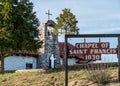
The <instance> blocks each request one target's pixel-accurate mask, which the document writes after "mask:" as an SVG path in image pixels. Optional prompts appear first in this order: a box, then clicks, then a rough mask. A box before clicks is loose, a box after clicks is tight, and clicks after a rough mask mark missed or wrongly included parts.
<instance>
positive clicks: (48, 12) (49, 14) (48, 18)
mask: <svg viewBox="0 0 120 86" xmlns="http://www.w3.org/2000/svg"><path fill="white" fill-rule="evenodd" d="M46 14H47V15H48V20H50V15H52V14H51V13H50V10H48V13H46Z"/></svg>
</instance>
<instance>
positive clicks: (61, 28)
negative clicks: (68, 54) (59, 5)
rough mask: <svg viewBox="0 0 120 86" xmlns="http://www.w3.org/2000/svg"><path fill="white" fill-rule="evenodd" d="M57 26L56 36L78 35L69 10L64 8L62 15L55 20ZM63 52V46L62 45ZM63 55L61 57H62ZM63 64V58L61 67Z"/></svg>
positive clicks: (73, 16)
mask: <svg viewBox="0 0 120 86" xmlns="http://www.w3.org/2000/svg"><path fill="white" fill-rule="evenodd" d="M56 19H57V24H56V25H55V28H56V31H55V33H56V34H78V33H79V28H78V27H77V23H78V21H77V19H76V17H75V15H74V14H73V13H71V12H70V9H68V8H65V9H63V10H62V13H61V14H60V15H59V16H58V17H57V18H56ZM64 50H65V44H64ZM64 55H65V54H64V53H63V57H64ZM64 63H65V58H63V65H65V64H64Z"/></svg>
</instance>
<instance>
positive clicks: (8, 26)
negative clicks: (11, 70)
mask: <svg viewBox="0 0 120 86" xmlns="http://www.w3.org/2000/svg"><path fill="white" fill-rule="evenodd" d="M35 14H36V13H35V12H33V3H32V2H30V1H29V0H0V58H4V57H5V56H8V55H11V54H13V53H14V52H18V51H22V52H23V51H25V50H27V51H37V49H38V48H40V47H41V43H42V42H39V41H38V40H35V38H36V37H38V29H37V28H38V26H39V21H38V19H37V18H36V15H35Z"/></svg>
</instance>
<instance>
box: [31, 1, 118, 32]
mask: <svg viewBox="0 0 120 86" xmlns="http://www.w3.org/2000/svg"><path fill="white" fill-rule="evenodd" d="M31 1H32V2H33V3H34V11H36V12H37V17H38V18H39V20H40V22H41V23H42V22H44V21H46V20H47V15H46V14H45V13H46V12H47V11H48V10H50V11H51V13H52V14H53V15H52V16H51V19H52V20H54V21H56V19H55V18H56V17H57V16H59V14H60V13H61V12H62V9H64V8H69V9H71V12H72V13H73V14H74V15H75V16H76V18H77V20H78V25H77V26H78V27H79V28H80V34H87V33H90V34H96V33H120V0H31Z"/></svg>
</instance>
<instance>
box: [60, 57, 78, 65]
mask: <svg viewBox="0 0 120 86" xmlns="http://www.w3.org/2000/svg"><path fill="white" fill-rule="evenodd" d="M76 61H77V60H76V58H68V65H73V64H76ZM60 63H61V64H63V58H60Z"/></svg>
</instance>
